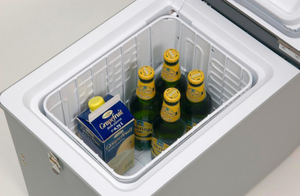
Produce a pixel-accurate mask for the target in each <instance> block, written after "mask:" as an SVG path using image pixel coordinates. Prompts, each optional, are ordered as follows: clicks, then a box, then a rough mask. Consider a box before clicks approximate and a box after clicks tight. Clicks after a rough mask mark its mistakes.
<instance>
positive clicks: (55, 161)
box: [48, 152, 61, 175]
mask: <svg viewBox="0 0 300 196" xmlns="http://www.w3.org/2000/svg"><path fill="white" fill-rule="evenodd" d="M48 158H49V160H50V162H51V163H52V171H53V172H54V173H55V174H56V175H59V174H60V169H61V166H60V163H59V160H58V158H57V157H56V156H55V155H54V154H53V153H52V152H48Z"/></svg>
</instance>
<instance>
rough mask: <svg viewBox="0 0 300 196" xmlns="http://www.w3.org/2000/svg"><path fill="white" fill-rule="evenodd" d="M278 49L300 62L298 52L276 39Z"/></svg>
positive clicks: (299, 53)
mask: <svg viewBox="0 0 300 196" xmlns="http://www.w3.org/2000/svg"><path fill="white" fill-rule="evenodd" d="M278 44H279V46H278V47H279V49H280V50H282V51H283V52H284V53H286V54H287V55H289V56H290V57H292V58H293V59H294V60H296V61H297V62H299V63H300V52H299V51H297V50H295V49H294V48H292V47H290V46H289V45H288V44H287V43H285V42H284V41H282V40H278Z"/></svg>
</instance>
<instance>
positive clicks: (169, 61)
mask: <svg viewBox="0 0 300 196" xmlns="http://www.w3.org/2000/svg"><path fill="white" fill-rule="evenodd" d="M155 86H156V91H157V93H158V94H159V95H160V96H161V97H162V98H163V94H164V91H165V90H166V89H167V88H170V87H174V88H177V89H178V90H179V92H180V94H181V95H184V94H185V92H186V87H187V79H186V77H185V76H184V75H183V74H181V71H180V64H179V52H178V50H176V49H167V50H166V51H165V52H164V62H163V68H162V71H161V73H158V74H157V76H156V78H155Z"/></svg>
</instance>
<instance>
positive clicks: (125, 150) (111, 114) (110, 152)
mask: <svg viewBox="0 0 300 196" xmlns="http://www.w3.org/2000/svg"><path fill="white" fill-rule="evenodd" d="M104 100H105V104H103V105H102V106H101V107H99V108H98V109H96V110H95V111H93V112H91V111H90V110H89V109H87V110H86V111H84V112H83V113H82V114H81V115H79V116H78V117H77V120H78V132H79V135H80V137H81V139H82V140H83V141H84V142H85V143H86V144H87V145H88V146H89V147H90V148H91V149H92V150H93V151H94V152H96V153H97V154H98V155H99V157H100V158H101V159H103V160H104V161H105V162H106V163H107V164H108V165H109V166H110V167H111V168H112V169H114V171H115V172H116V173H118V174H124V173H125V172H126V171H127V170H128V169H129V168H131V167H132V166H133V164H134V129H133V127H134V118H133V116H132V115H131V113H130V112H129V110H128V109H127V107H126V106H125V105H124V104H123V103H122V101H121V100H120V96H119V95H116V96H114V97H113V96H111V95H107V96H105V97H104Z"/></svg>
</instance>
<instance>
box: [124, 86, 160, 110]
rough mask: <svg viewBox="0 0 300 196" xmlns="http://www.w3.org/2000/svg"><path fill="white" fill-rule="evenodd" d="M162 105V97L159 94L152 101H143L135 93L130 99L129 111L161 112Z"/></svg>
mask: <svg viewBox="0 0 300 196" xmlns="http://www.w3.org/2000/svg"><path fill="white" fill-rule="evenodd" d="M161 105H162V100H161V97H160V96H158V95H157V94H156V95H155V96H154V97H153V98H152V99H150V100H142V99H140V98H139V97H138V96H137V95H136V91H134V92H133V93H132V95H131V97H130V99H129V110H130V111H131V112H135V111H140V110H160V108H161Z"/></svg>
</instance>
